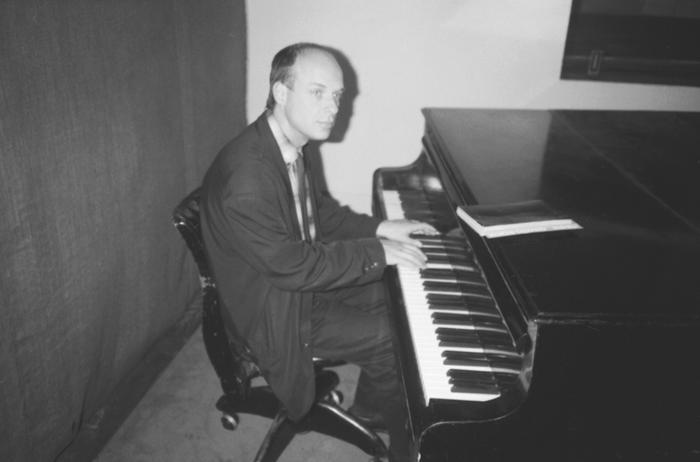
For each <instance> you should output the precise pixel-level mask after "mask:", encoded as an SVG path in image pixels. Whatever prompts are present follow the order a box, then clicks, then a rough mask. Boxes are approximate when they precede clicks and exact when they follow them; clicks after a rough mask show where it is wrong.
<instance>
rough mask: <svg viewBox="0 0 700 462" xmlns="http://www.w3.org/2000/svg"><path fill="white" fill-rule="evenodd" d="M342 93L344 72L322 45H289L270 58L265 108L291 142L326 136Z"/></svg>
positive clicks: (318, 138) (298, 143) (321, 138)
mask: <svg viewBox="0 0 700 462" xmlns="http://www.w3.org/2000/svg"><path fill="white" fill-rule="evenodd" d="M342 93H343V71H342V70H341V68H340V66H339V65H338V62H337V61H336V59H335V58H334V57H333V54H332V53H331V52H329V51H328V50H327V49H326V48H324V47H322V46H321V45H316V44H313V43H298V44H294V45H290V46H288V47H286V48H284V49H282V50H280V51H279V52H278V53H277V54H276V55H275V57H274V59H273V60H272V69H271V71H270V94H269V96H268V101H267V108H268V109H269V110H271V111H272V112H273V114H274V116H275V118H276V119H277V120H278V122H279V123H280V125H281V126H282V128H283V130H284V132H285V135H286V136H287V137H289V138H290V140H291V141H292V142H293V143H294V144H297V145H302V144H304V143H306V141H308V140H310V139H313V140H324V139H326V138H328V136H329V135H330V132H331V129H332V128H333V125H334V123H335V116H336V114H337V113H338V107H339V105H340V98H341V96H342Z"/></svg>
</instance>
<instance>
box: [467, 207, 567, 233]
mask: <svg viewBox="0 0 700 462" xmlns="http://www.w3.org/2000/svg"><path fill="white" fill-rule="evenodd" d="M457 216H459V217H460V218H461V219H462V220H463V221H464V222H465V223H466V224H468V225H469V226H470V227H471V228H472V229H473V230H474V231H476V232H477V233H479V235H481V236H484V237H487V238H495V237H503V236H513V235H516V234H529V233H543V232H550V231H561V230H569V229H581V226H580V225H579V224H578V223H576V222H575V221H574V220H572V219H571V218H568V217H564V216H562V215H561V214H559V213H558V212H556V211H555V210H553V209H552V208H551V207H549V206H548V205H547V204H545V203H544V202H542V201H541V200H532V201H524V202H512V203H508V204H488V205H466V206H459V207H457Z"/></svg>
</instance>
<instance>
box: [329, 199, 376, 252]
mask: <svg viewBox="0 0 700 462" xmlns="http://www.w3.org/2000/svg"><path fill="white" fill-rule="evenodd" d="M317 205H318V215H319V226H320V228H321V235H322V236H323V238H324V240H327V241H331V240H342V239H355V238H362V237H374V236H376V232H377V227H378V226H379V223H380V222H381V220H380V219H378V218H374V217H371V216H369V215H365V214H360V213H356V212H353V211H352V210H351V209H350V208H349V207H342V206H340V205H339V204H338V202H336V201H335V199H333V198H331V197H330V196H329V195H328V193H325V192H324V193H322V194H319V195H318V196H317Z"/></svg>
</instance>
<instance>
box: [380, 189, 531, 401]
mask: <svg viewBox="0 0 700 462" xmlns="http://www.w3.org/2000/svg"><path fill="white" fill-rule="evenodd" d="M415 194H416V192H412V195H415ZM382 195H383V201H384V208H385V210H386V215H387V216H386V218H387V219H390V220H392V219H402V218H416V219H420V218H418V217H417V216H416V215H415V213H418V214H424V215H426V216H429V215H430V213H429V211H425V210H419V211H415V210H411V213H410V214H408V215H407V213H406V211H405V210H406V208H407V206H406V204H405V201H404V200H402V197H400V194H399V192H398V191H393V190H383V191H382ZM414 198H415V197H413V198H412V199H411V200H412V201H413V199H414ZM421 202H423V203H425V200H421ZM426 221H428V222H429V221H430V220H426ZM418 239H419V240H421V242H422V244H423V247H422V249H423V252H424V253H425V254H426V256H427V257H428V262H427V268H425V269H422V270H414V269H408V268H404V267H397V272H398V276H399V281H400V288H401V292H402V296H403V300H404V305H405V308H406V317H407V319H408V324H409V329H410V334H411V339H412V342H413V348H414V351H415V352H416V361H417V365H418V372H419V374H420V378H421V383H422V388H423V392H424V396H425V401H426V405H427V404H428V402H429V401H430V400H431V399H452V400H460V401H489V400H492V399H496V398H498V397H499V396H501V392H502V390H503V389H504V388H507V387H509V386H512V385H513V384H514V383H515V382H516V381H517V378H518V375H519V373H520V365H521V358H520V355H519V354H518V353H517V352H516V351H515V348H514V346H513V343H512V339H511V336H510V335H509V333H508V330H507V328H506V326H505V324H504V322H503V319H502V318H501V315H500V312H499V310H498V308H497V307H496V303H495V301H494V300H493V298H492V296H491V293H490V290H489V288H488V285H487V284H486V280H485V279H484V277H483V274H482V272H481V270H480V269H479V266H478V264H477V262H476V260H475V259H474V258H473V256H472V254H471V248H470V246H469V244H468V242H467V240H466V238H464V237H450V236H443V235H440V236H419V237H418Z"/></svg>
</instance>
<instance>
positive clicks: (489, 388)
mask: <svg viewBox="0 0 700 462" xmlns="http://www.w3.org/2000/svg"><path fill="white" fill-rule="evenodd" d="M450 391H451V392H453V393H476V394H497V393H500V390H499V389H498V387H497V386H495V385H487V384H478V383H461V382H453V384H452V386H451V387H450Z"/></svg>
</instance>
